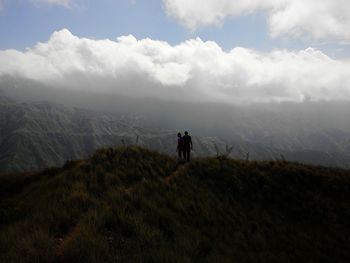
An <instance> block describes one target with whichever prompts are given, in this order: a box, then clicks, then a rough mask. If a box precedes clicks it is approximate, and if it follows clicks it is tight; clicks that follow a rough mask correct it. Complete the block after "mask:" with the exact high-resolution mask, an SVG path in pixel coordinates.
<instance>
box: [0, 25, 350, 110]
mask: <svg viewBox="0 0 350 263" xmlns="http://www.w3.org/2000/svg"><path fill="white" fill-rule="evenodd" d="M8 76H11V77H15V78H25V79H31V80H35V81H39V82H40V83H44V84H46V85H49V86H51V87H54V88H59V87H66V88H71V89H81V90H87V89H90V90H94V91H104V92H106V91H107V92H114V93H123V94H127V95H134V96H151V97H158V98H164V99H181V100H198V101H216V102H229V103H243V102H262V101H264V102H269V101H303V100H304V99H306V98H307V99H312V100H344V99H346V100H349V99H350V61H347V60H334V59H331V58H330V57H328V56H326V55H325V54H324V53H322V52H321V51H319V50H316V49H312V48H309V49H306V50H302V51H298V52H291V51H287V50H275V51H273V52H270V53H260V52H257V51H255V50H251V49H246V48H241V47H237V48H234V49H232V50H231V51H229V52H225V51H223V50H222V49H221V48H220V46H218V45H217V44H216V43H215V42H211V41H208V42H203V41H202V40H201V39H199V38H197V39H191V40H188V41H185V42H183V43H181V44H179V45H175V46H172V45H170V44H168V43H166V42H161V41H155V40H151V39H142V40H137V39H136V38H134V37H133V36H123V37H120V38H118V39H117V40H115V41H112V40H108V39H106V40H93V39H87V38H79V37H77V36H74V35H72V34H71V33H70V32H69V31H68V30H67V29H64V30H61V31H58V32H55V33H54V34H53V35H52V36H51V38H50V39H49V40H48V42H46V43H39V44H37V45H36V46H35V47H33V48H31V49H27V50H26V51H24V52H21V51H18V50H3V51H0V80H1V79H5V78H8Z"/></svg>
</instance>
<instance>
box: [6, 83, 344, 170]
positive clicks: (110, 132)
mask: <svg viewBox="0 0 350 263" xmlns="http://www.w3.org/2000/svg"><path fill="white" fill-rule="evenodd" d="M0 88H1V90H2V93H1V94H2V96H1V102H0V107H1V111H0V112H1V113H0V114H1V119H0V121H1V124H0V127H1V140H0V163H1V165H0V171H1V172H6V173H8V172H19V171H28V170H37V169H42V168H45V167H48V166H60V165H62V164H63V163H64V162H65V161H66V160H67V159H81V158H85V157H87V156H89V155H90V154H92V153H93V152H94V151H95V150H96V149H98V148H100V147H107V146H118V145H121V144H134V143H136V140H137V143H138V144H140V145H144V146H146V147H149V148H152V149H155V150H159V151H161V152H165V153H169V154H175V149H176V137H175V135H176V133H177V132H178V131H184V130H189V131H190V133H191V134H192V135H193V136H194V144H195V149H194V155H195V156H211V155H216V154H218V153H219V154H222V153H224V152H225V147H226V146H233V147H234V148H233V151H232V153H231V157H234V158H237V159H246V158H247V154H248V153H249V158H250V159H255V160H271V159H281V158H285V159H287V160H290V161H299V162H304V163H312V164H320V165H325V166H339V167H345V168H349V167H350V121H349V119H348V116H349V113H350V104H349V103H347V102H310V101H306V102H304V103H286V102H285V103H274V104H271V103H269V104H249V105H227V104H220V103H204V102H203V103H189V102H179V101H166V100H157V99H153V98H146V97H130V96H125V95H115V94H108V93H105V94H104V93H102V92H100V93H96V92H89V91H84V92H83V91H72V90H65V89H61V88H56V89H54V88H47V87H46V86H44V85H43V84H40V83H36V82H34V81H27V80H21V79H11V78H9V79H7V80H6V81H4V80H3V81H2V82H1V84H0ZM137 138H138V139H137Z"/></svg>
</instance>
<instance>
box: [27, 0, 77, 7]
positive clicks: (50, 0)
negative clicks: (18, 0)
mask: <svg viewBox="0 0 350 263" xmlns="http://www.w3.org/2000/svg"><path fill="white" fill-rule="evenodd" d="M34 1H36V2H38V3H45V4H51V5H61V6H64V7H69V6H70V5H71V2H72V0H34Z"/></svg>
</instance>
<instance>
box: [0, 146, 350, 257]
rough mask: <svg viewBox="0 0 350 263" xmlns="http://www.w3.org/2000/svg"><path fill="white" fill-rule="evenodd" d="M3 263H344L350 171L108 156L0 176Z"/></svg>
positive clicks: (349, 249)
mask: <svg viewBox="0 0 350 263" xmlns="http://www.w3.org/2000/svg"><path fill="white" fill-rule="evenodd" d="M0 198H1V201H0V261H1V262H278V263H283V262H308V263H312V262H350V243H349V242H348V238H349V236H350V224H349V222H350V171H346V170H342V169H331V168H324V167H315V166H307V165H301V164H297V163H288V162H247V161H237V160H232V159H228V158H225V157H216V158H205V159H196V160H194V161H192V162H191V163H189V164H179V163H178V162H177V160H176V159H175V158H173V157H170V156H167V155H163V154H159V153H157V152H153V151H149V150H146V149H142V148H140V147H124V148H118V149H103V150H100V151H98V152H97V153H96V154H95V155H94V156H93V157H92V158H91V159H89V160H85V161H74V162H67V163H66V165H65V166H64V167H62V168H55V169H54V168H53V169H47V170H45V171H43V172H41V173H35V174H21V175H11V176H1V177H0Z"/></svg>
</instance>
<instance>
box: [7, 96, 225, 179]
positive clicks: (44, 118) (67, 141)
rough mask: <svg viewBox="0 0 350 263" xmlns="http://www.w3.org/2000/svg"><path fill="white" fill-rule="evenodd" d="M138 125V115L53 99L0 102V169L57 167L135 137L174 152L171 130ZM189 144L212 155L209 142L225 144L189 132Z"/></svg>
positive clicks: (198, 154)
mask: <svg viewBox="0 0 350 263" xmlns="http://www.w3.org/2000/svg"><path fill="white" fill-rule="evenodd" d="M4 101H5V99H4ZM137 124H138V119H137V118H132V117H120V116H115V115H111V114H101V113H96V112H92V111H87V110H81V109H76V108H70V107H65V106H62V105H58V104H52V103H17V102H11V101H10V100H6V103H5V102H4V103H3V102H0V173H9V172H16V171H31V170H38V169H42V168H45V167H49V166H59V165H63V163H64V162H65V161H66V160H68V159H71V160H72V159H79V158H85V157H87V156H88V155H90V154H92V153H93V152H94V151H95V150H96V149H98V148H101V147H103V146H116V145H121V144H135V143H136V141H137V140H138V141H137V143H138V144H140V145H146V146H148V147H150V148H153V149H159V150H161V151H163V152H168V153H175V149H176V132H169V131H162V130H149V129H146V128H142V127H139V126H138V125H137ZM137 138H138V139H137ZM194 143H195V145H196V153H195V155H197V156H201V155H211V154H214V152H215V149H214V144H216V145H218V147H219V148H223V147H224V142H222V141H220V140H218V139H215V138H212V139H210V138H199V137H194Z"/></svg>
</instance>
